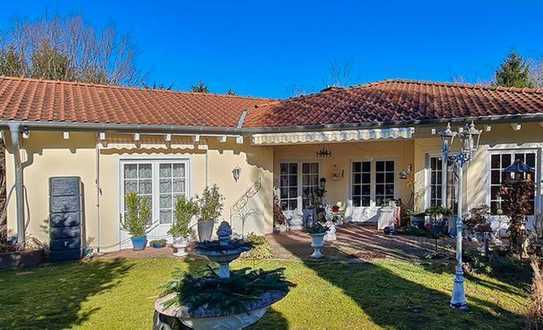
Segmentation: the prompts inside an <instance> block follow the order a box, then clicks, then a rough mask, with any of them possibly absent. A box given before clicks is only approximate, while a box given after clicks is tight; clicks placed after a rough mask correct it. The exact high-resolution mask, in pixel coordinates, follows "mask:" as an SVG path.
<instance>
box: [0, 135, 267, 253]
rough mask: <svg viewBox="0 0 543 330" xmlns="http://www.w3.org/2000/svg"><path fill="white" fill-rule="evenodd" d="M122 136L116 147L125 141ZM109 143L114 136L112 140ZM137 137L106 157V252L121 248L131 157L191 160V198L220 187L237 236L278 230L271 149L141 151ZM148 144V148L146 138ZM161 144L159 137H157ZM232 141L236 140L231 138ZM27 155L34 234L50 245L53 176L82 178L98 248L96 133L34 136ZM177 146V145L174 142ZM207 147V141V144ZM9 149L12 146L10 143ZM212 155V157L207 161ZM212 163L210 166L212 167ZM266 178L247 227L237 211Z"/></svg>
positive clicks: (225, 146)
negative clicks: (123, 165) (122, 173)
mask: <svg viewBox="0 0 543 330" xmlns="http://www.w3.org/2000/svg"><path fill="white" fill-rule="evenodd" d="M114 137H116V139H115V142H119V141H118V140H122V139H123V138H122V137H119V136H114ZM108 138H109V136H108ZM131 138H132V137H131V136H130V135H125V136H124V139H125V140H126V142H127V144H126V145H117V144H112V143H108V144H107V145H106V146H105V147H104V149H103V150H101V152H100V188H101V195H100V213H99V214H100V219H101V220H100V222H101V230H100V240H101V242H100V245H101V247H102V251H110V250H117V249H118V248H119V246H118V242H119V236H120V235H119V233H120V231H119V213H120V212H119V202H120V197H119V182H120V181H119V162H120V160H121V159H127V158H138V157H148V158H168V159H176V158H187V159H189V161H190V168H191V174H190V175H191V178H190V185H191V194H192V195H195V194H200V193H201V192H202V190H203V189H204V187H205V184H206V182H207V183H208V184H209V185H213V184H217V185H218V187H219V189H220V191H221V193H223V194H224V196H225V197H226V199H225V201H224V211H223V214H222V216H223V218H224V219H232V225H233V229H234V231H235V232H241V231H242V230H243V231H244V232H245V233H248V232H258V233H269V232H271V231H272V226H273V219H272V218H273V214H272V213H273V212H272V209H273V208H272V200H273V191H272V186H273V175H272V170H273V150H272V148H270V147H253V146H251V145H250V143H249V142H248V141H247V140H248V139H245V143H244V144H243V145H238V144H236V143H235V141H228V142H227V143H220V142H218V141H217V140H216V139H215V138H209V139H208V141H207V142H208V150H207V151H206V150H197V149H194V150H190V149H167V148H165V147H164V146H163V145H162V146H160V147H157V148H154V149H147V148H138V147H137V146H135V145H133V144H132V142H130V141H131V140H130V139H131ZM142 139H144V140H143V141H142V142H144V143H146V142H147V141H146V140H145V137H143V138H142ZM155 139H156V137H155ZM230 140H232V139H230ZM22 141H23V147H22V151H21V155H22V160H23V162H24V161H25V160H27V159H30V160H31V161H30V162H29V165H28V166H26V167H25V169H24V184H25V187H26V189H27V192H28V206H29V209H30V212H29V214H28V217H29V225H28V231H27V232H28V233H29V234H31V235H32V236H34V237H36V238H38V239H40V240H42V241H44V242H47V240H48V233H47V221H48V216H49V203H48V200H49V196H48V190H49V184H48V180H49V178H50V177H52V176H79V177H81V182H82V183H83V187H84V188H83V189H84V203H85V221H86V223H85V232H86V243H87V244H88V245H89V246H91V247H96V245H97V241H98V232H97V228H98V223H97V222H98V221H97V219H98V211H97V210H98V209H97V207H96V205H97V188H96V179H97V175H96V158H97V157H96V155H97V154H96V149H95V148H96V135H95V133H84V132H71V133H70V138H69V139H68V140H65V139H63V135H62V132H51V131H49V132H45V131H43V132H39V131H32V132H31V135H30V138H29V139H24V140H22ZM174 142H175V141H174ZM202 142H204V141H202ZM7 144H8V146H9V145H10V141H9V139H8V141H7ZM206 155H207V156H206ZM206 162H207V166H206ZM6 164H7V185H8V189H9V188H10V187H12V186H13V184H14V170H13V169H14V168H13V155H12V154H11V152H10V151H8V152H7V155H6ZM235 167H239V168H240V169H241V176H240V180H239V181H238V182H235V181H234V179H233V176H232V169H233V168H235ZM259 177H260V180H261V183H262V185H261V187H262V188H261V189H260V190H259V191H258V193H257V194H256V195H255V196H253V197H252V198H250V199H249V200H248V203H247V206H246V210H249V211H250V210H257V211H258V212H247V213H248V214H249V215H248V216H246V217H245V219H244V220H245V221H244V227H243V229H242V220H241V219H240V217H239V216H238V215H236V214H234V215H232V217H231V208H232V205H233V204H234V203H236V201H238V200H239V199H240V198H241V197H242V196H243V194H244V193H245V192H246V191H247V190H248V189H249V188H251V187H252V186H253V185H254V184H255V182H256V181H257V180H258V178H259ZM15 223H16V219H15V195H13V196H12V197H11V200H10V202H9V206H8V226H9V228H10V229H12V230H13V229H14V228H15Z"/></svg>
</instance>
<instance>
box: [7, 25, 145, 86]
mask: <svg viewBox="0 0 543 330" xmlns="http://www.w3.org/2000/svg"><path fill="white" fill-rule="evenodd" d="M134 57H135V51H134V47H133V46H132V44H131V43H130V41H129V39H128V37H126V36H119V35H118V34H117V32H116V31H115V29H114V28H113V27H108V28H105V29H104V30H102V31H97V30H95V29H94V28H93V27H92V26H89V25H86V24H85V22H84V21H83V18H81V17H79V16H75V17H68V18H60V17H55V18H52V19H47V18H41V19H38V20H35V21H19V22H16V23H15V24H14V26H13V27H12V28H11V29H10V30H8V31H6V32H5V33H4V34H3V40H2V44H0V70H1V71H0V74H3V75H14V76H23V77H34V78H41V79H57V80H68V81H83V82H92V83H101V84H111V85H121V84H123V85H140V84H142V82H143V79H142V75H141V73H140V72H139V71H138V70H137V69H136V67H135V64H134Z"/></svg>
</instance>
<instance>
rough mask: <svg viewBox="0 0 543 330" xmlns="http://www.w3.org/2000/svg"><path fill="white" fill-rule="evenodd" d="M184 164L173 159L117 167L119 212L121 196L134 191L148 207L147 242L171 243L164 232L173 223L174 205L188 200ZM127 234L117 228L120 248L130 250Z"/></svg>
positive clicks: (125, 162) (122, 202) (129, 162)
mask: <svg viewBox="0 0 543 330" xmlns="http://www.w3.org/2000/svg"><path fill="white" fill-rule="evenodd" d="M188 172H189V171H188V161H187V160H176V159H152V160H147V159H137V160H122V161H121V166H120V177H121V178H120V179H121V180H120V181H121V182H120V183H121V184H120V197H121V198H120V210H121V216H122V217H124V215H125V214H126V210H125V196H126V195H127V194H128V193H131V192H135V193H137V194H138V195H139V196H141V197H143V198H145V199H146V200H147V201H148V203H149V205H150V206H151V210H152V212H151V218H150V219H149V225H150V229H149V232H148V233H147V238H148V240H155V239H166V240H167V241H171V237H170V236H169V235H168V230H169V229H170V228H171V225H172V223H173V222H174V221H175V202H176V199H177V198H178V197H180V196H184V197H188V196H190V192H189V191H188V187H189V184H188V178H189V173H188ZM129 238H130V235H129V234H128V233H127V232H126V231H125V230H123V229H122V227H121V248H129V247H131V242H130V239H129Z"/></svg>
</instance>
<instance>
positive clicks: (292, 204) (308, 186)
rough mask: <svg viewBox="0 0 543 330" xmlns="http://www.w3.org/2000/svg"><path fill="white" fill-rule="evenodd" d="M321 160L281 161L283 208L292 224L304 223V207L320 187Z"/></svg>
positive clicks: (295, 225)
mask: <svg viewBox="0 0 543 330" xmlns="http://www.w3.org/2000/svg"><path fill="white" fill-rule="evenodd" d="M319 178H320V166H319V162H312V161H286V162H281V164H280V172H279V192H280V199H281V209H282V210H283V214H284V215H285V218H287V219H290V222H291V225H294V227H298V226H300V225H302V224H303V221H304V219H303V217H304V209H306V208H308V207H309V206H310V205H311V204H312V202H311V196H312V193H313V192H314V191H315V189H317V188H318V187H319Z"/></svg>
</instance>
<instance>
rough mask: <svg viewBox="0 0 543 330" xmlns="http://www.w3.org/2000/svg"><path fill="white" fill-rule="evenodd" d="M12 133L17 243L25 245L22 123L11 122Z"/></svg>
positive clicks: (21, 245)
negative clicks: (21, 150) (21, 149)
mask: <svg viewBox="0 0 543 330" xmlns="http://www.w3.org/2000/svg"><path fill="white" fill-rule="evenodd" d="M8 127H9V131H10V133H11V147H12V152H13V162H14V169H15V200H16V207H17V245H18V246H20V247H24V245H25V219H24V218H25V213H24V196H23V167H22V165H21V154H20V127H21V126H20V124H9V125H8Z"/></svg>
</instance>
